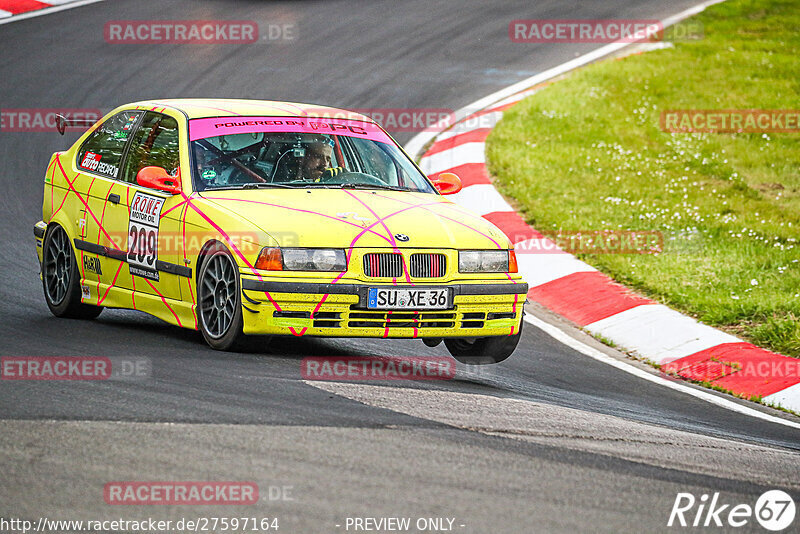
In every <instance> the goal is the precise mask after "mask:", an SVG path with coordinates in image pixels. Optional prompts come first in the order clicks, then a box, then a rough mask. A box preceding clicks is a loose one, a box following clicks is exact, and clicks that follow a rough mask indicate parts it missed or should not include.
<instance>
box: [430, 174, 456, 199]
mask: <svg viewBox="0 0 800 534" xmlns="http://www.w3.org/2000/svg"><path fill="white" fill-rule="evenodd" d="M433 186H434V187H435V188H436V189H437V190H438V191H439V192H440V193H441V194H443V195H452V194H453V193H458V192H459V191H461V178H459V177H458V176H456V175H455V174H453V173H452V172H443V173H442V174H440V175H439V176H437V177H436V179H434V180H433Z"/></svg>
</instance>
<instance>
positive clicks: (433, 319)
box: [242, 276, 528, 338]
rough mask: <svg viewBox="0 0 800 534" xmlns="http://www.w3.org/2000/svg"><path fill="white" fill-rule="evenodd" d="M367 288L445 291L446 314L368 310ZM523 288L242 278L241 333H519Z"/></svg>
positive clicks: (424, 335)
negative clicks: (446, 301) (242, 319)
mask: <svg viewBox="0 0 800 534" xmlns="http://www.w3.org/2000/svg"><path fill="white" fill-rule="evenodd" d="M371 287H392V288H397V289H412V288H417V289H418V288H420V287H425V288H433V287H436V288H448V290H449V291H450V295H451V299H450V302H451V303H452V305H451V306H449V308H448V309H445V310H392V311H385V310H375V309H368V308H367V293H368V291H369V288H371ZM527 292H528V285H527V284H526V283H524V282H522V281H511V282H499V281H491V282H485V283H443V284H425V285H424V286H422V285H419V286H409V285H385V284H374V283H373V284H370V283H364V282H360V281H358V282H356V283H353V282H349V281H345V280H341V281H339V282H338V283H335V284H332V283H317V282H299V281H285V280H282V281H270V280H257V279H254V278H248V277H245V276H242V314H243V318H244V333H245V334H266V335H294V336H300V335H309V336H325V337H378V338H444V337H461V338H464V337H489V336H507V335H513V334H516V333H517V332H519V325H520V322H521V321H522V314H523V305H524V303H525V297H526V294H527Z"/></svg>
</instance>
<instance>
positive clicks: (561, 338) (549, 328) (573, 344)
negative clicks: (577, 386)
mask: <svg viewBox="0 0 800 534" xmlns="http://www.w3.org/2000/svg"><path fill="white" fill-rule="evenodd" d="M525 321H527V322H528V323H530V324H532V325H533V326H535V327H536V328H538V329H539V330H541V331H543V332H544V333H546V334H547V335H549V336H550V337H552V338H553V339H555V340H556V341H558V342H560V343H562V344H564V345H566V346H568V347H569V348H571V349H573V350H576V351H578V352H580V353H581V354H584V355H586V356H588V357H590V358H592V359H594V360H597V361H599V362H603V363H605V364H608V365H610V366H612V367H616V368H617V369H619V370H620V371H624V372H626V373H629V374H632V375H633V376H636V377H638V378H641V379H643V380H647V381H650V382H653V383H655V384H658V385H661V386H664V387H665V388H669V389H674V390H675V391H680V392H681V393H685V394H687V395H691V396H692V397H695V398H698V399H701V400H704V401H706V402H709V403H711V404H715V405H717V406H720V407H722V408H727V409H728V410H731V411H734V412H738V413H740V414H743V415H749V416H751V417H755V418H757V419H763V420H764V421H769V422H771V423H778V424H780V425H784V426H788V427H791V428H797V429H800V423H796V422H794V421H789V420H787V419H783V418H781V417H775V416H774V415H770V414H767V413H764V412H760V411H758V410H754V409H753V408H749V407H747V406H743V405H741V404H739V403H737V402H733V401H731V400H728V399H726V398H725V397H722V396H719V395H716V394H714V393H710V392H707V391H703V390H700V389H695V388H693V387H689V386H687V385H685V384H683V383H681V382H677V381H675V382H673V381H671V380H668V379H665V378H662V377H660V376H658V375H654V374H652V373H648V372H647V371H645V370H644V369H639V368H638V367H635V366H633V365H631V364H629V363H627V362H624V361H622V360H618V359H616V358H612V357H611V356H609V355H607V354H604V353H603V352H601V351H599V350H597V349H595V348H594V347H590V346H589V345H586V344H585V343H583V342H582V341H579V340H577V339H575V338H574V337H572V336H570V335H569V334H567V333H566V332H564V331H562V330H561V329H560V328H558V327H557V326H554V325H551V324H550V323H547V322H545V321H543V320H541V319H539V318H538V317H533V316H532V315H530V314H527V315H525Z"/></svg>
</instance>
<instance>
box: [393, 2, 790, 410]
mask: <svg viewBox="0 0 800 534" xmlns="http://www.w3.org/2000/svg"><path fill="white" fill-rule="evenodd" d="M717 1H718V0H717ZM717 1H713V2H707V3H705V4H703V5H701V6H697V7H695V8H692V9H691V10H687V11H686V12H684V13H681V14H679V15H676V16H675V17H672V18H671V19H670V20H669V21H665V23H664V25H665V26H667V25H668V24H669V23H674V22H677V21H678V20H681V19H683V18H686V17H688V16H691V15H693V14H695V13H697V12H699V11H702V9H704V8H705V7H706V6H707V5H710V4H711V3H717ZM624 46H626V45H624V44H621V43H614V44H612V45H608V46H606V47H603V48H601V49H598V50H596V51H594V52H592V53H590V54H587V55H586V56H582V57H581V58H577V59H576V60H573V61H571V62H569V63H567V64H565V65H562V66H560V67H556V68H555V69H551V70H550V71H547V72H544V73H542V74H540V75H537V76H534V77H532V78H529V79H528V80H524V81H523V82H521V83H520V84H516V85H514V86H512V87H510V88H508V89H506V90H504V91H501V92H499V93H495V94H494V95H490V96H489V97H486V98H484V99H482V100H480V101H478V102H476V103H474V104H472V105H471V106H467V107H466V108H464V109H462V110H459V112H457V113H456V116H457V117H458V120H459V121H458V122H457V123H456V124H455V125H454V126H453V127H452V128H450V129H448V130H446V131H441V129H440V130H439V132H438V133H437V132H435V131H434V132H426V133H423V134H420V135H418V136H417V137H415V138H414V139H412V140H411V141H410V142H409V143H408V145H407V147H406V148H407V150H408V152H409V153H410V154H411V155H412V156H418V155H419V154H420V153H422V152H423V151H422V147H423V146H425V145H427V144H428V143H429V142H430V141H431V140H433V141H434V142H433V143H432V144H431V145H430V146H429V148H428V149H427V150H425V151H424V153H422V156H421V157H420V158H419V163H420V166H421V167H422V170H423V171H425V173H426V174H428V175H429V176H436V175H437V174H439V173H442V172H453V173H456V174H458V175H459V177H460V178H461V180H462V183H463V185H464V189H463V190H462V191H461V192H459V193H457V194H455V195H453V196H452V197H450V198H452V199H453V200H454V201H455V202H457V203H459V204H461V205H462V206H465V207H466V208H468V209H471V210H472V211H474V212H477V213H478V214H480V215H482V216H483V217H484V218H486V219H487V220H489V221H491V222H493V223H494V224H495V225H497V226H498V227H499V228H500V229H501V230H503V232H505V233H506V235H507V236H508V237H509V238H510V239H511V240H512V242H513V243H514V246H515V249H517V258H518V263H519V270H520V273H521V274H522V275H523V277H524V278H525V279H526V281H527V282H528V284H529V285H530V291H529V293H528V297H529V298H530V299H531V300H534V301H536V302H538V303H540V304H542V305H543V306H545V307H546V308H549V309H550V310H552V311H553V312H555V313H557V314H559V315H561V316H562V317H565V318H567V319H569V320H570V321H572V322H574V323H575V324H577V325H578V326H580V327H582V328H584V329H585V330H587V331H589V332H591V333H592V334H595V335H599V336H602V337H604V338H606V339H609V340H611V341H613V342H614V343H615V344H616V345H617V346H619V347H621V348H623V349H624V350H627V351H631V352H634V353H636V354H638V355H639V356H641V357H644V358H646V359H648V360H650V361H652V362H654V363H656V364H659V365H662V366H664V367H663V369H664V370H665V371H667V372H669V373H672V374H676V375H678V376H680V377H683V378H686V379H691V380H697V381H705V382H709V383H711V384H713V385H714V386H717V387H720V388H723V389H724V390H727V391H730V392H732V393H734V394H736V395H740V396H743V397H746V398H752V397H760V398H761V400H762V402H764V403H765V404H770V405H775V406H782V407H784V408H788V409H790V410H794V411H796V412H800V359H796V358H789V357H787V356H783V355H780V354H775V353H773V352H770V351H767V350H764V349H761V348H759V347H756V346H755V345H753V344H751V343H747V342H744V341H742V340H741V339H738V338H736V337H734V336H732V335H730V334H726V333H724V332H722V331H719V330H717V329H714V328H711V327H710V326H707V325H704V324H702V323H699V322H698V321H696V320H694V319H692V318H691V317H687V316H685V315H682V314H680V313H678V312H677V311H675V310H672V309H670V308H668V307H666V306H663V305H661V304H658V303H656V302H654V301H652V300H650V299H647V298H645V297H642V296H640V295H637V294H635V293H633V292H632V291H630V290H629V289H627V288H625V287H624V286H622V285H620V284H618V283H616V282H614V281H613V280H611V279H610V278H609V277H607V276H606V275H604V274H602V273H600V272H599V271H597V270H596V269H595V268H594V267H592V266H590V265H588V264H586V263H584V262H582V261H580V260H578V259H577V258H575V257H574V256H572V255H570V254H567V253H565V252H563V251H561V250H558V248H557V247H556V245H555V243H552V242H551V241H549V240H547V239H546V238H544V237H543V236H542V234H540V233H539V232H537V231H536V230H535V229H534V228H532V227H530V226H528V225H527V224H526V223H525V221H524V220H523V219H522V217H520V215H519V214H517V213H516V212H515V211H514V210H513V209H512V207H511V206H510V205H509V204H508V203H507V202H506V200H505V199H504V198H503V197H502V196H501V195H500V194H499V193H498V192H497V190H496V189H495V188H494V187H493V186H492V183H491V180H490V178H489V174H488V172H487V170H486V164H485V162H486V156H485V148H486V143H485V142H486V137H487V136H488V135H489V132H490V131H491V129H492V127H493V126H494V125H495V124H496V123H497V121H498V120H500V118H501V117H502V114H503V110H505V109H507V108H508V107H510V106H512V105H513V104H515V103H516V102H519V101H520V100H522V99H523V98H525V97H526V96H528V95H530V94H532V93H533V92H535V91H536V90H537V88H538V87H537V86H541V84H542V83H544V82H546V81H547V80H549V79H552V78H553V77H555V76H558V75H560V74H562V73H564V72H567V71H569V70H572V69H573V68H575V67H577V66H580V65H584V64H586V63H589V62H591V61H593V60H595V59H597V58H600V57H603V56H605V55H608V54H610V53H613V52H615V51H617V50H619V49H621V48H623V47H624ZM441 126H443V127H449V126H450V125H449V124H442V125H441ZM442 129H443V128H442ZM531 251H535V252H534V253H531Z"/></svg>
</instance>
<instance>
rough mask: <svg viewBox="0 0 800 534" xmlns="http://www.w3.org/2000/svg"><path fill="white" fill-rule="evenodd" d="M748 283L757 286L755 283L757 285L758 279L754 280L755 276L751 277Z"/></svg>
mask: <svg viewBox="0 0 800 534" xmlns="http://www.w3.org/2000/svg"><path fill="white" fill-rule="evenodd" d="M750 285H751V286H757V285H758V280H756V279H755V278H753V279H752V280H750Z"/></svg>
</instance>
